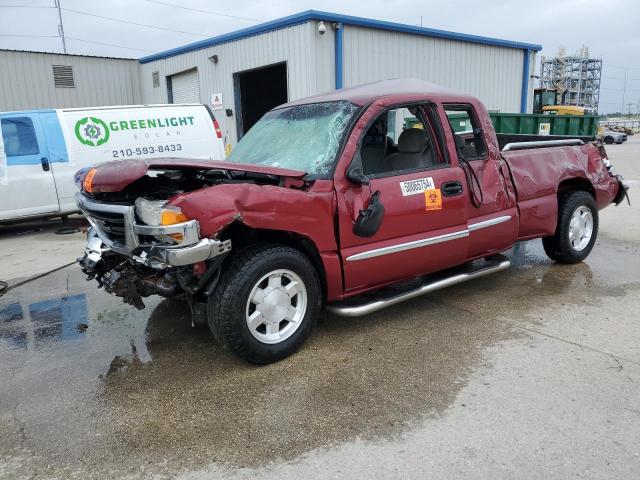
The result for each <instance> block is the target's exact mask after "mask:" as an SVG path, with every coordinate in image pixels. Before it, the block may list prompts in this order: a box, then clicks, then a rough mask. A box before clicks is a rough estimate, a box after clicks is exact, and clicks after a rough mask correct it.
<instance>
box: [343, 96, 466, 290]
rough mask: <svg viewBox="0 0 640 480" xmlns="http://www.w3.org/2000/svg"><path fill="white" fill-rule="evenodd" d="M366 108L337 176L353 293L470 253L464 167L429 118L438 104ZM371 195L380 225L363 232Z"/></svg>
mask: <svg viewBox="0 0 640 480" xmlns="http://www.w3.org/2000/svg"><path fill="white" fill-rule="evenodd" d="M369 109H370V110H371V109H373V110H372V112H369V111H368V112H366V113H365V114H364V115H363V116H362V117H361V119H360V120H359V123H360V122H362V124H361V125H360V127H358V126H356V128H354V130H353V132H354V133H352V135H357V136H358V138H357V139H350V141H353V140H355V141H356V142H357V147H356V149H355V151H354V152H353V155H352V158H351V159H350V161H349V159H347V161H345V162H342V161H341V162H340V163H339V166H338V169H337V170H336V173H335V175H334V181H335V188H336V195H337V200H338V211H339V213H338V215H339V218H338V223H339V232H340V254H341V257H342V262H343V269H344V283H345V292H346V293H348V294H349V293H357V292H359V291H364V290H367V289H370V288H374V287H377V286H380V285H384V284H387V283H392V282H396V281H399V280H403V279H410V278H413V277H416V276H419V275H422V274H427V273H430V272H433V271H437V270H441V269H443V268H447V267H452V266H454V265H458V264H461V263H463V262H464V261H465V259H466V257H467V247H468V231H467V196H466V188H465V186H464V173H463V171H462V170H461V169H460V167H459V166H458V165H457V164H455V160H454V163H453V164H452V163H451V161H450V160H449V157H448V155H446V153H445V152H444V143H443V142H442V139H441V138H440V135H441V133H442V132H441V129H440V127H439V125H440V124H439V123H438V124H437V125H434V124H433V122H432V120H433V118H434V116H435V107H432V106H431V105H427V104H405V105H401V106H393V105H391V106H388V105H385V103H384V100H380V101H378V102H376V103H374V104H373V105H372V106H371V107H369ZM358 132H360V133H358ZM342 160H345V159H344V158H343V159H342ZM345 166H346V168H345ZM354 172H359V173H360V174H361V175H362V176H361V179H360V181H359V180H358V177H357V174H356V175H354ZM367 180H368V184H366V182H367ZM361 182H365V183H361ZM372 198H373V201H374V202H379V203H380V204H381V205H382V206H383V207H384V214H383V216H382V219H381V221H379V225H376V226H377V230H375V231H374V232H371V231H370V230H369V231H367V230H365V234H366V235H368V236H363V234H362V232H359V231H358V228H355V229H354V226H356V225H357V222H358V218H359V217H361V212H363V213H365V214H366V212H367V207H368V206H369V203H370V202H371V201H372Z"/></svg>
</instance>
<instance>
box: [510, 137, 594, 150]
mask: <svg viewBox="0 0 640 480" xmlns="http://www.w3.org/2000/svg"><path fill="white" fill-rule="evenodd" d="M569 145H584V142H583V141H582V140H580V139H579V138H573V139H570V140H540V141H537V142H511V143H507V144H506V145H505V146H504V147H503V148H502V151H503V152H508V151H509V150H527V149H529V148H544V147H562V146H569Z"/></svg>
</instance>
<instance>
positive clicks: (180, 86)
mask: <svg viewBox="0 0 640 480" xmlns="http://www.w3.org/2000/svg"><path fill="white" fill-rule="evenodd" d="M171 92H172V96H171V103H200V84H199V83H198V70H195V69H194V70H189V71H188V72H184V73H179V74H177V75H172V76H171Z"/></svg>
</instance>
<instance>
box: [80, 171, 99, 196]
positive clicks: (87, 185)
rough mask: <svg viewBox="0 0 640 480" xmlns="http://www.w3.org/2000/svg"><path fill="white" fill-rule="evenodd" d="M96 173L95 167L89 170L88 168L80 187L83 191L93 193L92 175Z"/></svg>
mask: <svg viewBox="0 0 640 480" xmlns="http://www.w3.org/2000/svg"><path fill="white" fill-rule="evenodd" d="M95 175H96V169H95V168H92V169H91V170H89V171H88V172H87V174H86V175H85V177H84V180H83V181H82V189H83V190H84V191H85V192H89V193H93V183H92V182H93V177H94V176H95Z"/></svg>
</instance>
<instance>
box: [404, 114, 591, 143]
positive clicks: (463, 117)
mask: <svg viewBox="0 0 640 480" xmlns="http://www.w3.org/2000/svg"><path fill="white" fill-rule="evenodd" d="M489 117H490V118H491V122H492V123H493V128H494V129H495V131H496V133H498V134H508V135H535V136H537V135H548V136H570V137H595V135H596V132H597V130H598V116H597V115H584V116H578V115H543V114H537V113H501V112H489ZM449 122H450V124H451V127H452V129H453V131H454V132H456V133H458V132H464V131H469V130H471V122H470V121H469V117H468V116H467V114H466V113H463V112H461V113H453V114H450V115H449ZM404 128H422V124H421V123H420V121H419V120H418V119H417V118H415V117H408V118H406V119H405V121H404Z"/></svg>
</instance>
